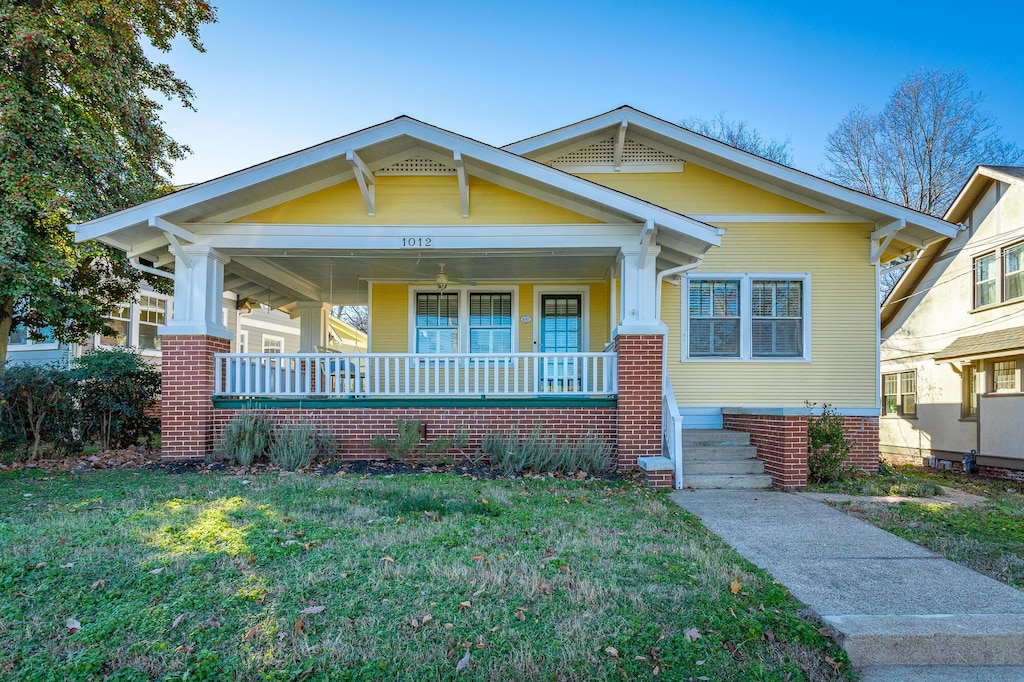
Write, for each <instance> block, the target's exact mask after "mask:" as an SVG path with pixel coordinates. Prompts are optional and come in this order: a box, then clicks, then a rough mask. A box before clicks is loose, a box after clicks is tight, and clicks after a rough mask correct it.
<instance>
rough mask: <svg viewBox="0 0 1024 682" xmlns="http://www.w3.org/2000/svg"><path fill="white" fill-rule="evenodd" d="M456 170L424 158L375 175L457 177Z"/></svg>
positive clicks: (384, 169) (377, 172) (382, 170)
mask: <svg viewBox="0 0 1024 682" xmlns="http://www.w3.org/2000/svg"><path fill="white" fill-rule="evenodd" d="M455 172H456V171H455V168H453V167H451V166H446V165H444V164H443V163H439V162H437V161H434V160H433V159H428V158H425V157H422V156H414V157H412V158H411V159H406V160H405V161H399V162H398V163H393V164H391V165H390V166H386V167H385V168H381V169H380V170H378V171H375V172H374V175H455Z"/></svg>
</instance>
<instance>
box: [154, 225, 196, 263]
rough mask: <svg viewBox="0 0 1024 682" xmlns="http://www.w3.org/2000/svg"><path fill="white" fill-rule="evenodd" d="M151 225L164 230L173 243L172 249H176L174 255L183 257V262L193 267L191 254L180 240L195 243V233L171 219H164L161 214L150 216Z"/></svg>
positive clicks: (169, 240)
mask: <svg viewBox="0 0 1024 682" xmlns="http://www.w3.org/2000/svg"><path fill="white" fill-rule="evenodd" d="M149 226H150V227H155V228H156V229H158V230H160V231H161V232H163V233H164V236H165V237H167V241H168V242H170V244H171V250H172V251H174V255H175V256H177V257H178V258H179V259H181V262H182V263H183V264H184V265H185V267H186V268H191V267H192V258H190V257H189V255H188V254H187V253H185V249H184V248H182V246H181V242H180V241H178V240H179V239H184V240H185V241H187V242H190V243H192V244H195V243H196V236H195V235H194V234H192V233H191V232H189V231H188V230H186V229H185V228H183V227H178V226H177V225H175V224H174V223H172V222H170V221H169V220H164V219H163V218H161V217H160V216H150V217H149Z"/></svg>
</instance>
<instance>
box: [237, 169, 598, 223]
mask: <svg viewBox="0 0 1024 682" xmlns="http://www.w3.org/2000/svg"><path fill="white" fill-rule="evenodd" d="M375 193H376V194H375V197H376V201H375V203H376V211H375V213H376V215H375V216H374V217H372V218H371V217H368V216H367V215H366V205H365V204H364V203H363V196H362V194H361V193H360V192H359V186H358V185H357V184H356V181H355V180H350V181H348V182H343V183H341V184H338V185H334V186H332V187H328V188H326V189H322V190H320V191H318V192H313V193H311V194H307V195H306V196H303V197H299V198H297V199H292V200H291V201H286V202H284V203H281V204H279V205H277V206H273V207H271V208H267V209H264V210H262V211H258V212H256V213H253V214H251V215H248V216H245V217H243V218H239V219H237V220H235V221H234V222H238V223H285V224H312V225H317V224H325V225H326V224H330V225H345V224H356V225H362V224H368V223H376V224H380V225H404V224H408V225H459V224H465V225H479V224H487V223H499V224H500V223H509V224H523V225H531V224H539V225H546V224H548V223H596V222H598V221H597V220H594V219H593V218H589V217H587V216H584V215H582V214H579V213H575V212H573V211H569V210H567V209H564V208H561V207H559V206H555V205H553V204H548V203H545V202H543V201H540V200H538V199H534V198H533V197H529V196H527V195H525V194H521V193H519V192H514V191H512V190H509V189H506V188H504V187H501V186H499V185H496V184H494V183H491V182H487V181H485V180H480V179H478V178H470V180H469V217H468V218H463V217H462V208H461V206H462V205H461V203H460V199H459V183H458V179H457V178H456V177H455V176H449V175H427V176H384V177H380V178H377V189H376V190H375Z"/></svg>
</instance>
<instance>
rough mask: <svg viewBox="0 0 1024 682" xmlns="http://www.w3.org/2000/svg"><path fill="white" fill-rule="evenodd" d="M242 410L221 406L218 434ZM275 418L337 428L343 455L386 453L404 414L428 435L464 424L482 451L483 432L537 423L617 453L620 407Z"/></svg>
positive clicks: (449, 433)
mask: <svg viewBox="0 0 1024 682" xmlns="http://www.w3.org/2000/svg"><path fill="white" fill-rule="evenodd" d="M241 411H242V410H238V409H218V410H215V411H214V415H213V438H214V443H216V442H218V441H219V440H220V438H221V434H223V432H224V427H225V426H226V425H227V424H228V422H230V421H231V420H232V419H234V417H235V416H236V415H238V414H239V413H240V412H241ZM259 412H260V414H263V415H266V416H267V417H268V418H269V419H270V420H271V421H273V422H275V423H285V424H287V423H294V422H295V421H297V420H302V421H304V422H308V423H309V424H312V425H313V427H314V428H316V429H317V430H319V431H324V432H328V433H330V434H332V435H333V436H334V437H335V439H337V441H338V456H339V457H341V458H342V459H380V458H385V457H387V454H386V453H384V452H380V451H378V450H374V449H372V448H371V447H370V439H371V438H373V437H374V436H376V435H378V434H379V435H383V436H385V437H387V438H394V437H395V435H396V429H395V423H396V422H397V420H399V419H418V420H420V421H422V422H423V423H424V424H426V428H427V441H431V440H433V439H435V438H441V437H454V436H455V434H456V433H457V431H458V430H459V428H460V427H466V428H468V429H469V433H470V444H469V449H468V452H476V451H477V449H478V448H479V446H480V439H481V437H482V436H483V435H484V434H485V433H487V432H488V431H506V430H507V429H508V428H509V427H511V426H513V425H517V426H518V427H519V433H520V434H521V435H523V436H525V435H526V434H528V433H529V432H530V431H531V430H532V429H533V428H534V427H535V426H540V427H541V429H543V431H544V432H545V433H551V434H555V435H556V436H557V437H558V438H559V439H560V440H561V439H563V438H566V437H568V438H569V439H570V440H576V439H578V438H580V437H581V436H583V435H584V434H586V433H587V432H596V433H598V434H600V435H601V436H603V437H604V438H605V439H606V440H608V442H609V443H611V444H612V449H613V452H612V454H613V456H614V455H615V454H616V453H615V432H616V413H615V408H614V407H580V408H576V407H563V408H559V407H551V408H533V407H514V408H513V407H509V408H502V407H494V408H487V407H481V408H476V407H465V408H442V407H424V408H399V407H379V408H373V407H367V408H316V409H305V408H269V409H261V410H259ZM453 453H454V451H453Z"/></svg>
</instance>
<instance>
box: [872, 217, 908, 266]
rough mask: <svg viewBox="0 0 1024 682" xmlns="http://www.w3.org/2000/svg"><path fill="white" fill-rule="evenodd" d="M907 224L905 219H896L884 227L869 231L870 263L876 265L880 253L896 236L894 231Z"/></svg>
mask: <svg viewBox="0 0 1024 682" xmlns="http://www.w3.org/2000/svg"><path fill="white" fill-rule="evenodd" d="M906 226H907V221H906V220H902V219H901V220H897V221H896V222H893V223H889V224H888V225H886V226H885V227H880V228H879V229H877V230H875V231H874V232H872V233H871V264H872V265H877V264H878V263H879V261H880V260H881V258H882V254H884V253H885V250H886V249H888V248H889V244H891V243H892V240H893V239H894V238H895V237H896V233H897V232H899V231H900V230H902V229H903V228H905V227H906Z"/></svg>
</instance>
